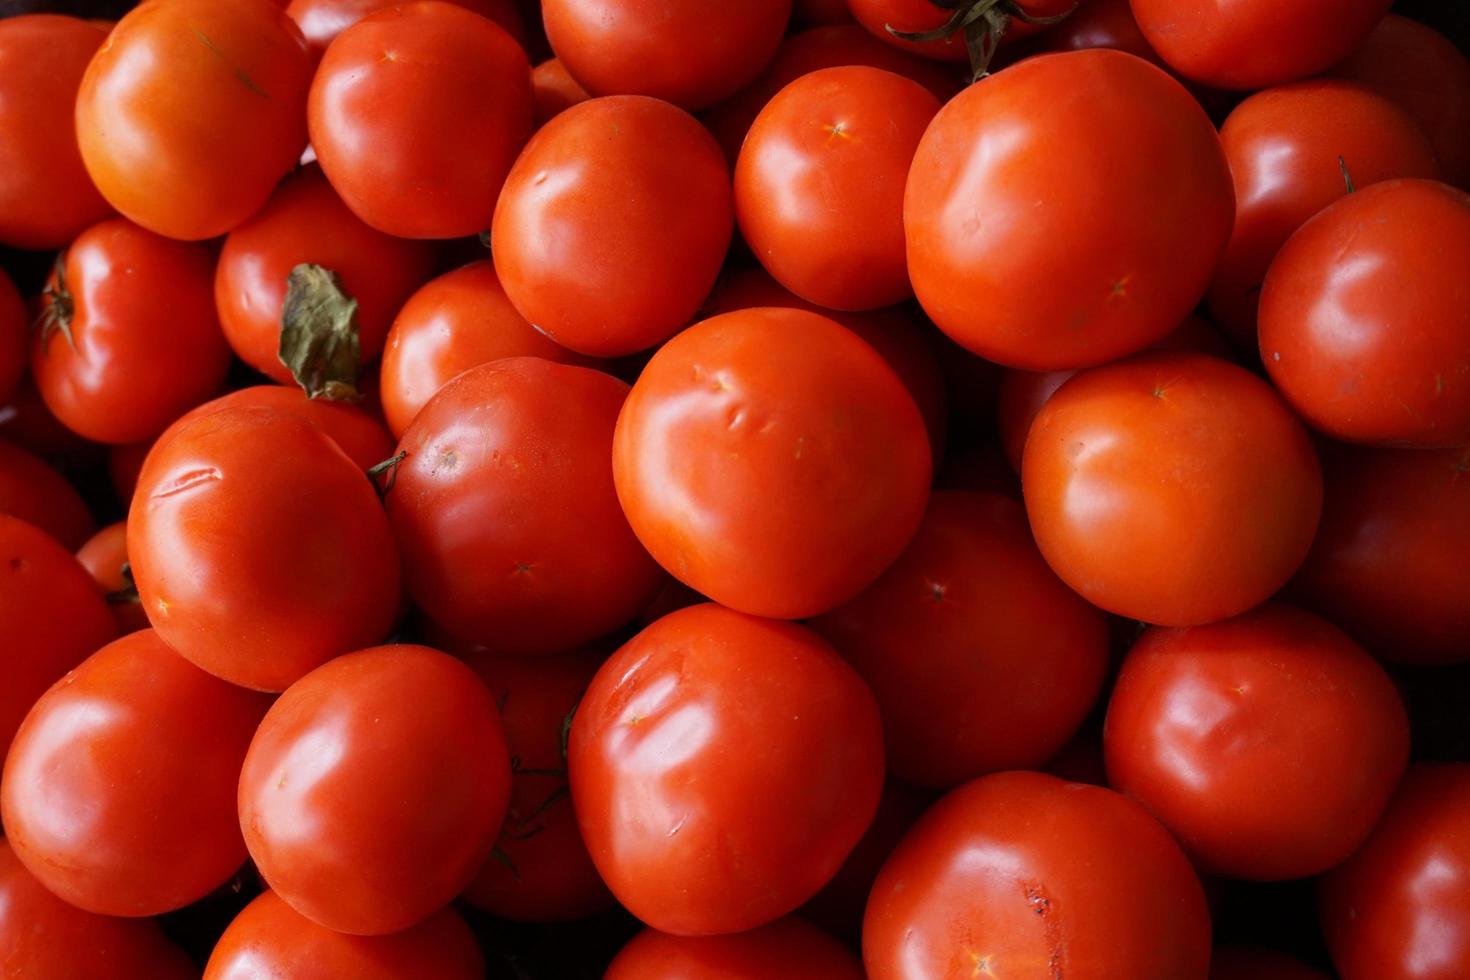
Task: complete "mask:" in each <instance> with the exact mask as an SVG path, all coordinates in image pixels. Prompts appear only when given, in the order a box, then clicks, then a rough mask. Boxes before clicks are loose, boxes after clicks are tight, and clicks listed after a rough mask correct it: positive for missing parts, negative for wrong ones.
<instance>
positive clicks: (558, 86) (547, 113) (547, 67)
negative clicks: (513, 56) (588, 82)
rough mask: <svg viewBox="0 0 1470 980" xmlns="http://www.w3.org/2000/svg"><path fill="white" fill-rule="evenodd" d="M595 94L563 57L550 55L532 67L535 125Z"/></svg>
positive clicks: (532, 98)
mask: <svg viewBox="0 0 1470 980" xmlns="http://www.w3.org/2000/svg"><path fill="white" fill-rule="evenodd" d="M590 98H592V96H591V95H590V94H589V93H588V92H587V90H586V89H585V88H583V87H582V83H581V82H579V81H577V80H576V79H575V78H573V77H572V73H571V72H569V71H567V66H566V65H564V64H562V63H561V59H560V58H550V59H548V60H546V61H543V62H541V64H539V65H537V66H536V67H535V68H532V69H531V100H532V102H533V103H534V105H535V116H536V128H537V129H540V128H541V127H542V126H545V125H546V123H547V122H548V121H549V120H551V119H552V118H553V117H555V116H558V115H560V114H561V113H562V112H565V111H566V110H567V109H570V108H571V107H572V106H574V105H576V104H577V103H579V102H586V101H587V100H588V99H590Z"/></svg>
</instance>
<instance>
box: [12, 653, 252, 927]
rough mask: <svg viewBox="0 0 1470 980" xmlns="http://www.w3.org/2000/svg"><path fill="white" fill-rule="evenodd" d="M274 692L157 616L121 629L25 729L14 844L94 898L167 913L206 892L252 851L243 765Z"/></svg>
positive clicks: (56, 878)
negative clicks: (200, 658) (168, 641)
mask: <svg viewBox="0 0 1470 980" xmlns="http://www.w3.org/2000/svg"><path fill="white" fill-rule="evenodd" d="M267 704H268V702H267V700H266V699H265V698H264V697H263V696H261V695H259V694H255V693H253V692H250V691H245V690H241V689H240V688H238V687H235V686H233V685H231V684H226V683H225V682H224V681H221V680H219V679H218V678H215V677H211V676H210V675H208V674H206V673H204V671H202V670H200V669H199V668H198V667H195V666H194V665H193V664H191V663H189V662H188V661H187V660H185V659H183V658H182V657H180V656H179V655H178V654H176V653H175V652H174V651H173V650H170V649H169V648H168V647H167V646H165V645H164V643H163V641H162V640H161V639H160V638H159V636H158V634H157V633H155V632H154V631H153V630H142V631H141V632H137V633H130V634H129V635H127V636H125V637H123V638H121V639H119V640H114V641H113V642H112V643H109V644H108V645H107V646H105V647H103V648H102V649H101V650H98V651H97V652H96V653H94V654H93V655H92V656H90V657H88V658H87V659H86V660H85V661H83V662H82V664H81V665H80V666H79V667H77V668H76V669H75V670H73V671H72V672H71V673H70V674H68V675H67V676H66V677H64V678H63V679H61V680H60V681H58V682H57V683H56V684H55V685H54V686H53V687H52V688H51V689H50V690H49V691H47V692H46V693H45V694H43V695H42V696H41V699H40V700H39V701H37V702H36V704H35V706H34V707H32V708H31V712H30V714H29V715H27V716H26V719H25V721H24V722H22V723H21V726H20V730H19V731H17V732H16V734H15V741H14V742H13V743H12V744H11V747H10V754H9V756H8V757H7V758H6V760H5V780H4V783H3V784H0V814H3V817H4V821H5V834H6V837H7V838H8V839H9V841H10V846H11V847H13V848H14V849H15V853H16V856H17V857H19V858H20V859H21V861H22V862H23V863H24V864H25V866H26V867H27V868H28V869H29V870H30V872H31V873H32V874H33V875H35V876H36V877H37V878H38V879H39V880H40V881H41V883H42V884H43V885H45V886H46V887H47V888H48V889H50V890H51V891H52V892H53V893H55V894H56V895H57V896H58V897H60V898H61V899H63V900H64V901H66V902H69V903H71V904H72V905H75V906H77V907H78V908H81V909H85V910H87V911H88V912H96V913H99V914H101V915H126V916H142V915H157V914H158V913H160V912H168V911H170V910H172V909H177V908H182V907H183V906H185V905H188V904H189V903H190V902H193V901H196V900H198V899H200V898H203V897H204V896H205V895H207V894H209V893H210V892H211V891H213V890H214V889H215V888H216V887H218V886H219V885H222V884H223V883H224V882H225V881H226V880H228V879H229V877H230V876H231V875H232V874H234V873H235V869H236V868H238V867H239V866H240V864H241V862H243V861H244V860H245V845H244V844H243V843H242V842H241V840H240V829H239V826H238V824H237V821H236V818H235V778H236V774H237V773H238V772H239V770H240V763H241V760H243V759H244V758H245V749H246V747H247V746H248V745H249V744H250V736H251V735H252V734H253V733H254V732H255V726H256V725H257V724H258V723H259V722H260V719H261V716H262V715H263V714H264V713H265V709H266V706H267ZM121 774H126V777H125V778H122V776H121ZM163 801H167V802H166V805H165V804H164V802H163Z"/></svg>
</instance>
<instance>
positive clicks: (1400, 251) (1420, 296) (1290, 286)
mask: <svg viewBox="0 0 1470 980" xmlns="http://www.w3.org/2000/svg"><path fill="white" fill-rule="evenodd" d="M1467 263H1470V195H1467V194H1465V193H1464V192H1463V191H1460V190H1457V189H1455V188H1453V187H1450V186H1449V185H1447V184H1440V183H1436V182H1434V181H1429V180H1392V181H1386V182H1384V183H1381V184H1375V185H1374V186H1372V187H1368V188H1365V189H1363V190H1361V191H1358V192H1357V193H1356V194H1352V195H1349V196H1348V197H1345V198H1343V199H1342V200H1341V201H1338V202H1337V203H1336V204H1334V205H1332V207H1330V208H1328V209H1327V210H1326V211H1323V212H1321V213H1320V214H1318V215H1317V217H1315V218H1313V219H1312V220H1311V221H1309V222H1307V223H1306V224H1305V225H1303V226H1302V228H1301V230H1300V231H1298V232H1297V233H1296V234H1295V235H1293V236H1292V237H1291V240H1290V241H1288V242H1287V243H1286V245H1284V246H1283V247H1282V249H1281V251H1280V252H1279V253H1277V256H1276V261H1275V262H1273V263H1272V265H1271V271H1270V272H1269V273H1268V275H1267V276H1266V285H1265V288H1264V289H1263V290H1262V291H1261V309H1260V339H1261V359H1262V361H1264V362H1265V365H1266V370H1267V371H1268V372H1269V373H1270V375H1271V380H1272V381H1273V382H1275V384H1276V387H1277V388H1279V389H1280V390H1281V393H1282V395H1283V396H1285V398H1286V400H1287V401H1288V402H1290V403H1291V405H1292V407H1293V408H1294V409H1295V410H1296V412H1297V414H1298V415H1300V416H1301V417H1302V418H1303V419H1305V420H1306V421H1307V422H1308V424H1310V425H1311V426H1312V427H1313V428H1315V429H1317V430H1318V431H1320V432H1323V433H1325V434H1327V435H1329V436H1332V437H1333V438H1335V439H1342V440H1345V441H1348V442H1362V443H1370V444H1376V445H1392V446H1402V447H1405V448H1416V449H1428V448H1434V447H1439V446H1460V445H1464V444H1465V443H1467V442H1470V282H1467V281H1466V280H1465V278H1464V277H1463V276H1460V275H1458V273H1457V272H1456V271H1455V270H1459V269H1463V268H1465V267H1466V264H1467Z"/></svg>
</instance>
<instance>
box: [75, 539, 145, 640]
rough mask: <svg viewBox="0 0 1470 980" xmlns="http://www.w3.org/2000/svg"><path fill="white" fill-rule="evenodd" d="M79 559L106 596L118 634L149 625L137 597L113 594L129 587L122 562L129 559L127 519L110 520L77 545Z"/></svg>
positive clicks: (134, 630) (126, 561)
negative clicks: (127, 597) (115, 597)
mask: <svg viewBox="0 0 1470 980" xmlns="http://www.w3.org/2000/svg"><path fill="white" fill-rule="evenodd" d="M77 561H78V562H80V563H81V565H82V567H83V568H85V569H86V570H87V573H88V574H89V575H91V576H92V580H93V581H94V582H96V583H97V588H99V589H101V590H102V594H103V595H104V596H107V605H108V608H109V609H110V610H111V611H112V618H113V619H114V620H115V621H116V623H117V630H116V635H118V636H126V635H127V634H129V633H136V632H137V631H138V630H146V629H148V616H147V614H146V613H144V612H143V604H142V603H141V602H139V601H138V599H137V598H136V597H134V598H133V599H132V600H127V599H122V598H118V599H114V598H113V596H114V594H116V593H120V592H122V591H124V590H125V589H127V587H128V582H127V580H126V579H124V578H123V566H124V565H126V564H127V563H128V525H127V522H126V521H118V522H117V523H116V524H109V525H107V526H106V527H104V528H103V529H102V530H100V531H98V532H97V533H96V534H94V535H92V536H91V537H90V538H88V539H87V543H86V544H84V545H82V546H81V548H79V549H77Z"/></svg>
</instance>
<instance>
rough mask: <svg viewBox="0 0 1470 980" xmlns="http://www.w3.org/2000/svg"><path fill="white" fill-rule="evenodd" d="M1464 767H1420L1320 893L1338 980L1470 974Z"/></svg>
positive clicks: (1469, 783) (1468, 805)
mask: <svg viewBox="0 0 1470 980" xmlns="http://www.w3.org/2000/svg"><path fill="white" fill-rule="evenodd" d="M1467 812H1470V766H1466V765H1428V764H1421V765H1416V766H1414V767H1413V768H1412V769H1410V770H1409V773H1408V775H1407V776H1406V777H1405V778H1404V782H1403V785H1402V786H1401V787H1400V788H1399V791H1398V793H1397V794H1396V795H1395V796H1394V798H1393V802H1392V803H1391V804H1390V805H1389V808H1388V812H1387V813H1386V814H1385V815H1384V817H1383V820H1382V821H1381V822H1380V823H1379V824H1378V827H1377V829H1376V830H1374V831H1373V834H1372V836H1370V837H1369V838H1368V841H1367V843H1365V844H1364V845H1363V846H1362V848H1361V849H1359V850H1358V852H1357V853H1356V854H1354V855H1353V856H1352V857H1351V858H1349V859H1348V860H1347V862H1346V863H1344V864H1343V865H1342V866H1340V867H1338V868H1336V869H1335V870H1333V871H1331V872H1329V873H1328V874H1327V875H1326V876H1325V877H1324V878H1323V879H1322V880H1321V882H1320V884H1319V887H1318V895H1319V906H1318V907H1319V910H1320V912H1321V918H1322V932H1323V935H1324V936H1325V938H1326V939H1327V947H1328V949H1330V950H1331V951H1332V962H1333V964H1334V965H1335V966H1336V967H1337V971H1338V973H1339V974H1340V975H1341V976H1342V978H1343V980H1374V978H1378V977H1412V978H1414V980H1458V978H1461V977H1464V976H1465V971H1466V970H1467V969H1470V834H1467V833H1466V821H1465V814H1466V813H1467Z"/></svg>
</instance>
